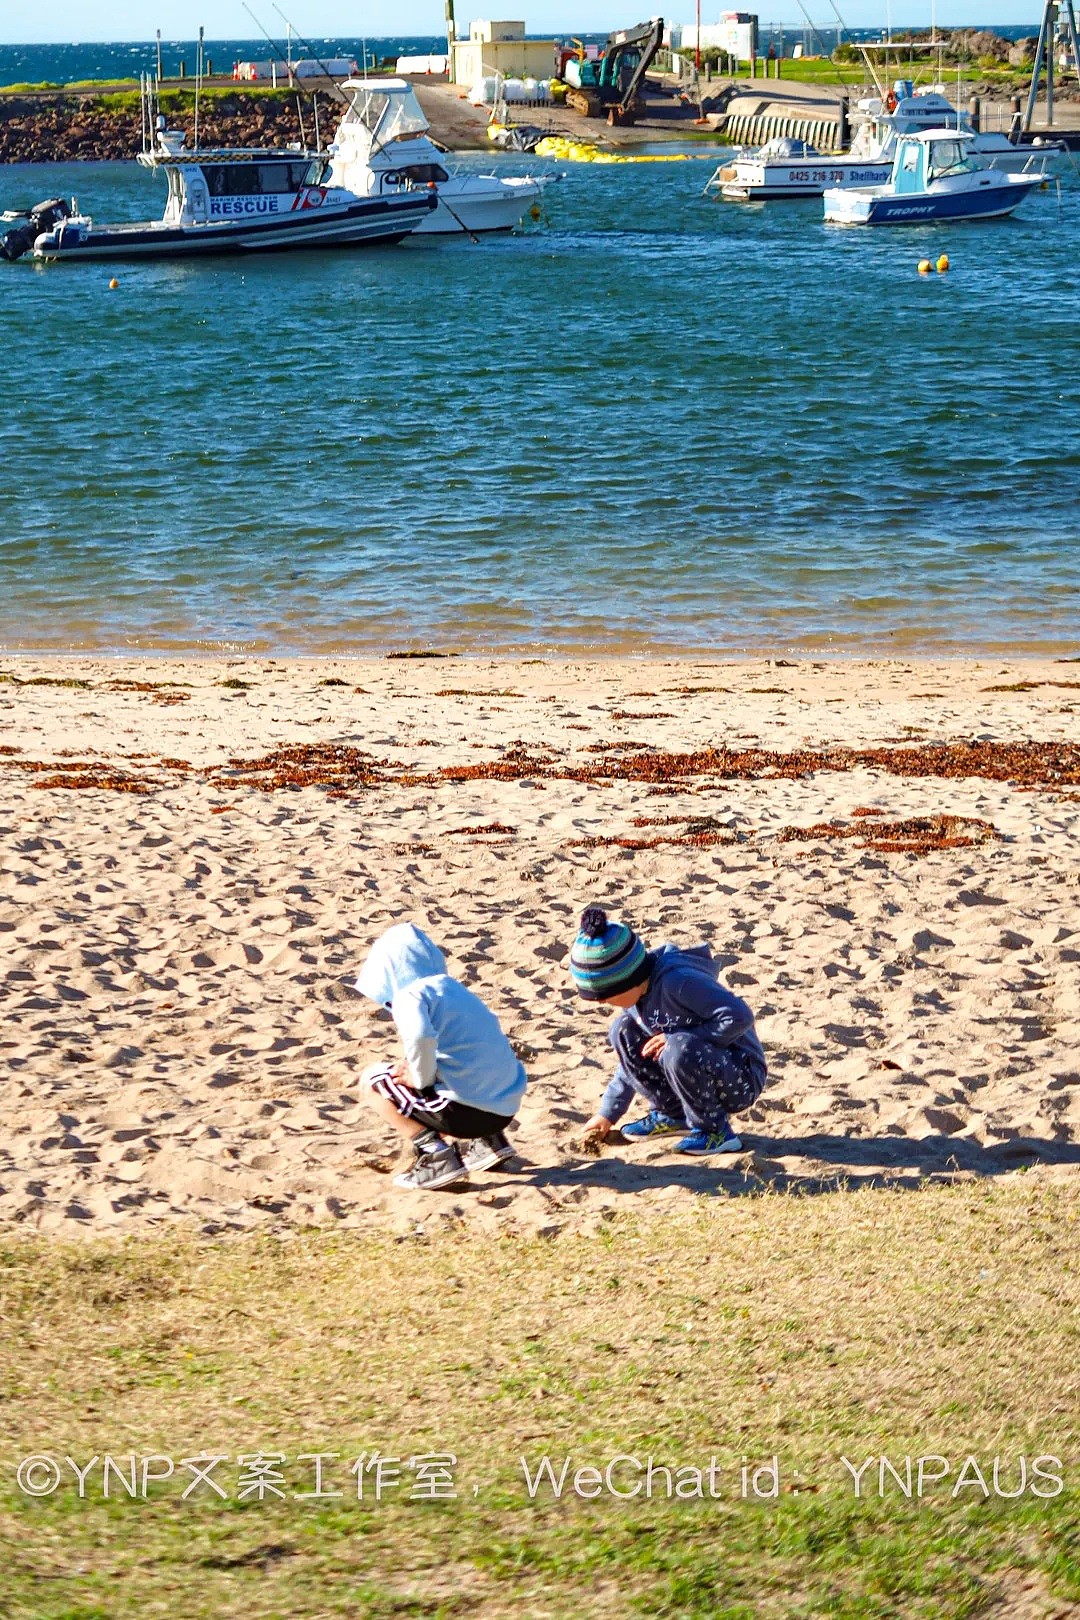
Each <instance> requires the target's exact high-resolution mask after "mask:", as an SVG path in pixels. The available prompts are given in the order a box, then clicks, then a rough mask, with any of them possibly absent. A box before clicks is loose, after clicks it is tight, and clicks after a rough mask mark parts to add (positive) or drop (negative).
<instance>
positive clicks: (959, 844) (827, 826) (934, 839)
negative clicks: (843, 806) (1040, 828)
mask: <svg viewBox="0 0 1080 1620" xmlns="http://www.w3.org/2000/svg"><path fill="white" fill-rule="evenodd" d="M1000 837H1001V834H1000V833H999V832H998V831H997V829H996V827H993V826H992V825H991V824H990V822H988V821H982V820H980V819H979V817H977V816H952V815H940V814H939V815H931V816H907V817H905V818H904V819H903V820H901V821H874V822H873V824H872V825H871V826H856V827H853V826H851V825H850V824H848V823H846V822H842V821H819V822H816V823H815V824H814V825H813V826H812V827H782V828H781V829H780V832H779V833H778V834H777V838H778V840H779V842H780V843H782V844H787V843H791V842H793V841H794V842H798V843H819V842H821V841H822V840H825V839H833V838H836V839H845V838H858V839H860V840H861V842H860V844H859V848H860V849H872V850H877V851H878V852H880V853H884V854H904V853H906V854H910V855H928V854H930V853H931V851H933V850H939V849H972V848H974V846H975V845H976V844H986V843H989V842H990V841H991V840H992V839H995V838H1000Z"/></svg>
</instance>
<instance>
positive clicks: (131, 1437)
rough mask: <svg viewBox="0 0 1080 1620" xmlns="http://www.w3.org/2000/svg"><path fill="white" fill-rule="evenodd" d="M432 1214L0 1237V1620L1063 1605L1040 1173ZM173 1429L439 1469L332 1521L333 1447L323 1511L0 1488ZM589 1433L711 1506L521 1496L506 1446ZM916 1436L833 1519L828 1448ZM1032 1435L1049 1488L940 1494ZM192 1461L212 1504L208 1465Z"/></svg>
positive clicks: (1062, 1204) (590, 1449)
mask: <svg viewBox="0 0 1080 1620" xmlns="http://www.w3.org/2000/svg"><path fill="white" fill-rule="evenodd" d="M431 1210H432V1213H431V1217H430V1219H429V1220H428V1221H427V1222H426V1223H425V1226H426V1230H425V1231H424V1232H423V1233H416V1232H414V1233H413V1234H412V1235H410V1236H408V1237H405V1238H399V1239H398V1240H394V1239H393V1238H391V1237H388V1236H383V1237H358V1236H355V1235H352V1236H350V1235H347V1234H335V1235H331V1234H326V1233H318V1232H311V1233H308V1234H301V1235H298V1236H290V1237H287V1238H286V1237H283V1238H281V1239H269V1238H265V1237H262V1238H252V1239H244V1240H236V1241H230V1242H227V1243H218V1242H209V1241H207V1240H204V1239H197V1238H193V1237H190V1238H189V1237H184V1236H177V1235H172V1236H163V1237H162V1238H160V1239H158V1240H154V1241H145V1240H144V1241H141V1242H128V1243H123V1244H120V1243H106V1242H101V1243H97V1244H89V1245H88V1244H87V1243H85V1242H84V1243H80V1244H78V1245H70V1246H68V1245H62V1244H59V1243H43V1242H41V1241H36V1240H33V1239H23V1238H18V1239H12V1240H10V1241H9V1242H8V1243H7V1246H6V1248H5V1249H3V1250H0V1254H2V1271H0V1278H2V1281H0V1313H2V1317H3V1323H4V1334H3V1343H2V1348H0V1379H2V1389H3V1396H4V1398H3V1403H2V1407H0V1413H2V1415H0V1447H2V1466H0V1480H2V1487H0V1541H2V1542H3V1544H4V1545H5V1546H6V1547H7V1549H8V1552H7V1562H6V1570H5V1572H4V1576H3V1587H2V1588H0V1612H2V1613H3V1614H4V1615H5V1616H11V1617H13V1620H31V1617H32V1620H61V1617H63V1620H94V1617H97V1616H101V1617H106V1616H107V1617H108V1620H122V1617H125V1616H129V1615H132V1616H133V1615H135V1614H139V1615H159V1614H160V1615H164V1614H169V1615H176V1614H178V1613H181V1612H182V1613H183V1615H184V1616H185V1620H202V1617H206V1620H209V1617H211V1616H214V1617H218V1616H223V1615H228V1616H230V1617H233V1616H236V1617H248V1616H251V1617H255V1616H260V1617H262V1616H273V1615H282V1616H285V1615H288V1616H290V1617H301V1616H312V1617H314V1616H324V1615H339V1614H341V1615H350V1616H356V1615H365V1616H390V1615H427V1616H438V1615H446V1616H456V1615H463V1614H466V1613H469V1614H483V1615H489V1616H504V1615H505V1616H510V1615H514V1616H521V1615H527V1616H529V1617H530V1620H531V1617H533V1616H564V1615H565V1616H569V1615H579V1614H582V1613H585V1612H587V1613H588V1614H589V1615H595V1616H598V1617H606V1616H617V1615H618V1616H622V1615H628V1614H647V1615H667V1616H680V1617H682V1616H686V1617H693V1616H705V1615H708V1616H730V1617H736V1616H738V1617H742V1616H747V1617H748V1616H751V1615H753V1616H757V1615H762V1616H811V1615H826V1614H827V1615H838V1616H845V1617H846V1616H851V1617H854V1616H859V1617H863V1616H882V1617H884V1616H886V1615H888V1616H892V1615H905V1616H909V1615H910V1616H916V1615H918V1616H923V1615H925V1616H927V1617H929V1616H931V1615H933V1616H954V1617H955V1616H967V1615H978V1614H982V1613H992V1612H993V1613H1019V1612H1021V1611H1020V1610H1019V1609H1017V1608H1015V1607H1012V1608H1008V1607H1006V1608H1001V1607H1000V1606H998V1605H999V1602H1006V1603H1008V1602H1012V1601H1013V1600H1012V1599H1011V1598H1009V1596H1008V1594H1009V1593H1010V1592H1011V1591H1014V1589H1016V1588H1017V1583H1020V1585H1021V1586H1022V1587H1023V1589H1024V1591H1025V1592H1026V1593H1027V1594H1028V1596H1027V1597H1025V1599H1024V1601H1025V1602H1028V1601H1029V1599H1030V1604H1031V1606H1030V1607H1029V1609H1027V1610H1024V1611H1023V1612H1027V1613H1030V1614H1031V1615H1033V1616H1034V1615H1038V1614H1050V1613H1055V1614H1063V1613H1067V1612H1070V1610H1069V1609H1068V1608H1067V1607H1063V1606H1061V1605H1067V1604H1069V1603H1070V1602H1076V1601H1078V1600H1080V1533H1078V1529H1077V1519H1076V1512H1075V1490H1076V1480H1077V1472H1076V1470H1077V1466H1078V1462H1080V1459H1078V1458H1077V1456H1076V1433H1075V1416H1076V1411H1077V1383H1078V1374H1077V1338H1078V1324H1080V1309H1078V1306H1080V1298H1078V1292H1080V1290H1078V1287H1077V1275H1076V1261H1075V1250H1076V1236H1077V1224H1076V1223H1077V1218H1078V1215H1080V1189H1078V1188H1077V1187H1076V1185H1075V1183H1073V1182H1071V1181H1067V1180H1066V1181H1062V1182H1055V1181H1051V1180H1045V1179H1041V1178H1038V1177H1033V1176H1018V1177H1012V1178H1010V1179H1009V1180H1008V1182H1002V1183H999V1184H996V1185H994V1186H992V1187H987V1186H971V1185H965V1186H962V1187H940V1186H939V1187H933V1188H927V1189H925V1190H923V1191H920V1192H917V1193H907V1192H903V1193H902V1192H898V1191H897V1192H891V1191H881V1190H879V1191H875V1192H860V1193H844V1192H837V1193H832V1194H827V1195H824V1196H821V1197H818V1198H802V1199H799V1198H789V1197H780V1196H766V1197H762V1198H759V1199H740V1200H737V1201H732V1202H728V1201H725V1200H712V1199H709V1200H702V1201H701V1206H700V1209H699V1210H697V1211H695V1212H694V1213H693V1214H691V1215H683V1216H679V1217H672V1218H670V1219H660V1220H655V1219H654V1220H652V1221H651V1222H650V1223H649V1224H647V1225H645V1224H637V1223H636V1222H635V1221H633V1220H625V1219H621V1218H620V1219H617V1220H616V1219H612V1220H610V1221H604V1222H601V1223H599V1225H598V1227H597V1229H596V1231H595V1232H594V1233H593V1234H592V1235H584V1234H579V1235H576V1236H573V1237H565V1236H564V1237H560V1238H558V1239H556V1240H545V1239H543V1238H534V1239H530V1240H524V1239H519V1238H514V1239H511V1238H507V1239H504V1240H491V1239H485V1238H483V1237H479V1236H467V1235H464V1234H462V1233H459V1232H456V1231H454V1230H452V1229H450V1228H449V1227H444V1226H443V1224H442V1222H441V1221H440V1217H439V1215H438V1206H437V1203H436V1202H435V1201H433V1202H432V1205H431ZM202 1447H206V1448H207V1449H209V1450H210V1451H213V1452H221V1453H224V1454H226V1455H227V1456H229V1457H230V1458H232V1459H235V1458H237V1457H238V1456H239V1455H240V1454H241V1453H251V1452H255V1451H258V1450H260V1449H261V1450H263V1451H264V1452H283V1453H285V1454H286V1456H287V1457H288V1458H289V1459H290V1462H289V1463H288V1464H287V1465H285V1472H286V1476H287V1488H288V1490H290V1491H293V1490H297V1491H300V1490H306V1489H310V1488H311V1479H310V1465H296V1464H295V1463H294V1462H293V1461H292V1459H295V1457H296V1455H297V1454H298V1453H300V1452H316V1451H328V1452H329V1451H337V1452H340V1453H342V1456H343V1458H345V1459H348V1458H350V1457H355V1456H356V1455H357V1454H358V1453H360V1452H368V1453H370V1452H371V1451H372V1450H374V1449H376V1448H377V1449H379V1450H380V1451H382V1452H383V1453H384V1454H387V1455H397V1456H401V1457H406V1458H407V1457H409V1456H412V1455H414V1454H417V1453H422V1452H428V1451H432V1452H435V1451H437V1452H442V1451H451V1452H454V1453H455V1454H456V1455H457V1457H458V1458H459V1463H458V1468H457V1474H456V1483H457V1489H458V1492H459V1496H458V1499H457V1500H456V1501H453V1502H448V1503H422V1502H419V1503H418V1502H409V1501H400V1500H387V1501H384V1502H383V1503H382V1504H380V1505H378V1506H376V1505H374V1504H372V1503H370V1502H365V1503H358V1502H357V1501H356V1500H355V1480H354V1479H353V1478H352V1477H351V1476H349V1475H348V1474H347V1473H345V1472H344V1471H343V1468H342V1464H340V1463H339V1464H335V1465H333V1466H334V1467H336V1468H339V1469H342V1472H341V1474H340V1477H338V1478H336V1479H334V1480H333V1483H335V1484H337V1485H340V1486H341V1487H342V1488H344V1489H345V1491H346V1494H345V1496H344V1497H343V1498H341V1499H337V1500H329V1501H320V1502H310V1501H302V1502H296V1501H293V1500H286V1501H283V1502H276V1501H275V1502H270V1503H264V1504H262V1505H260V1504H257V1503H253V1502H248V1503H246V1504H245V1503H238V1502H237V1501H235V1500H230V1501H229V1502H221V1501H217V1500H209V1501H207V1500H203V1501H199V1502H197V1503H196V1502H188V1503H186V1504H182V1503H181V1502H180V1501H179V1500H178V1497H179V1487H177V1486H175V1483H174V1482H167V1483H166V1484H164V1485H162V1486H161V1487H159V1488H158V1489H157V1490H156V1491H155V1490H154V1488H153V1487H151V1494H150V1497H149V1499H148V1500H137V1501H131V1500H128V1499H127V1498H126V1497H125V1496H124V1495H123V1494H121V1495H120V1497H119V1498H117V1497H115V1496H114V1497H113V1498H112V1499H110V1500H109V1501H107V1502H106V1501H103V1500H102V1499H101V1491H100V1469H98V1470H96V1471H95V1472H94V1473H93V1474H92V1475H91V1476H90V1480H91V1483H90V1485H89V1486H88V1490H89V1495H88V1496H87V1498H86V1499H85V1500H82V1501H80V1500H79V1498H78V1496H77V1495H76V1493H75V1490H74V1488H73V1482H71V1475H70V1471H68V1475H67V1477H68V1481H69V1483H67V1484H65V1485H64V1486H63V1487H62V1488H61V1489H60V1490H59V1491H57V1492H56V1494H54V1495H52V1496H50V1497H47V1498H45V1499H43V1500H41V1501H30V1500H28V1499H27V1498H26V1497H25V1496H23V1495H21V1494H20V1492H19V1491H18V1489H17V1488H16V1486H15V1483H14V1468H15V1464H16V1463H17V1461H18V1460H19V1459H20V1458H21V1457H25V1456H26V1455H27V1454H29V1453H33V1452H38V1451H41V1452H46V1453H49V1454H52V1455H55V1456H57V1457H58V1458H63V1457H64V1456H67V1455H70V1456H71V1457H73V1458H74V1459H76V1461H78V1462H80V1463H82V1462H86V1461H88V1460H89V1459H90V1458H91V1457H93V1456H95V1455H97V1456H99V1457H101V1456H102V1455H103V1454H104V1453H106V1452H109V1453H111V1454H113V1455H117V1456H123V1455H125V1454H128V1453H132V1452H134V1453H135V1454H136V1455H137V1456H140V1457H141V1456H144V1455H147V1454H149V1453H163V1454H166V1455H170V1456H172V1457H175V1458H179V1457H182V1456H189V1455H192V1454H193V1453H195V1452H197V1451H199V1450H200V1449H201V1448H202ZM619 1452H630V1453H633V1454H634V1455H635V1456H637V1457H639V1458H644V1457H646V1456H652V1457H654V1458H655V1459H656V1461H657V1463H658V1464H659V1463H666V1464H674V1465H680V1464H682V1465H694V1466H699V1467H704V1466H706V1465H707V1463H708V1459H709V1458H710V1456H714V1455H715V1456H716V1458H717V1459H718V1461H719V1464H720V1467H721V1474H720V1476H719V1478H720V1490H721V1494H720V1497H719V1499H718V1500H715V1501H708V1500H706V1501H700V1500H687V1501H667V1500H664V1499H662V1498H654V1499H653V1500H652V1501H651V1502H646V1501H644V1500H636V1501H618V1500H613V1499H612V1498H610V1497H601V1498H600V1499H599V1500H597V1501H586V1500H583V1499H580V1498H573V1499H571V1500H569V1501H568V1500H567V1499H566V1498H565V1497H564V1498H563V1499H562V1500H558V1501H555V1500H552V1499H551V1498H550V1496H548V1497H547V1498H546V1499H544V1500H541V1499H537V1500H536V1501H531V1502H530V1500H529V1498H528V1495H527V1492H526V1490H525V1487H524V1483H523V1479H522V1474H521V1470H520V1464H519V1460H518V1459H519V1457H520V1455H521V1454H524V1455H526V1456H527V1457H529V1458H531V1459H533V1461H534V1462H535V1460H536V1459H538V1458H539V1457H540V1456H542V1455H544V1454H547V1455H549V1456H551V1457H552V1458H556V1459H561V1458H563V1457H564V1456H567V1455H572V1456H573V1457H574V1458H575V1464H574V1466H580V1465H585V1464H592V1463H596V1464H598V1465H599V1466H601V1467H603V1466H604V1465H605V1464H606V1462H607V1461H608V1460H609V1459H610V1458H611V1457H613V1456H614V1455H616V1454H617V1453H619ZM934 1452H937V1453H941V1454H942V1455H944V1456H945V1457H947V1458H948V1459H949V1460H950V1463H951V1466H952V1473H951V1474H950V1476H949V1478H948V1479H947V1480H946V1481H945V1482H944V1483H943V1484H940V1485H936V1486H932V1487H929V1488H928V1491H927V1494H926V1496H925V1498H924V1499H923V1501H922V1502H918V1501H907V1500H905V1499H904V1498H903V1497H902V1496H900V1494H899V1492H898V1491H897V1490H895V1489H894V1490H893V1491H892V1493H891V1494H890V1495H888V1496H886V1497H884V1498H879V1497H878V1496H877V1494H876V1488H877V1487H876V1475H875V1476H874V1477H875V1484H874V1494H873V1495H871V1496H870V1497H864V1498H863V1499H861V1500H859V1501H856V1500H855V1499H854V1497H853V1492H852V1487H851V1482H850V1479H849V1476H848V1475H847V1474H846V1472H845V1470H844V1468H843V1465H842V1464H841V1462H840V1458H841V1456H843V1455H846V1456H848V1457H849V1458H852V1459H857V1460H858V1461H859V1462H862V1461H863V1460H864V1459H865V1458H866V1457H868V1456H870V1455H881V1454H887V1455H888V1456H889V1457H890V1458H891V1459H893V1460H894V1461H895V1462H897V1463H899V1460H900V1458H901V1457H902V1456H903V1455H904V1454H911V1455H915V1456H918V1455H920V1454H923V1455H925V1454H929V1453H934ZM1047 1452H1051V1453H1055V1454H1056V1455H1057V1456H1058V1457H1060V1458H1061V1459H1062V1462H1063V1464H1064V1473H1065V1479H1066V1486H1067V1488H1066V1491H1065V1492H1064V1493H1062V1494H1061V1495H1060V1496H1057V1497H1056V1498H1054V1499H1047V1500H1039V1499H1038V1498H1035V1497H1033V1496H1031V1495H1030V1494H1028V1495H1025V1496H1024V1497H1023V1498H1021V1499H1019V1500H1015V1501H994V1500H992V1501H989V1502H986V1501H984V1500H983V1498H982V1495H981V1493H979V1492H978V1491H977V1490H972V1489H965V1490H962V1491H961V1493H960V1497H959V1499H958V1500H956V1501H953V1500H952V1499H951V1498H950V1494H949V1493H950V1490H951V1488H952V1486H953V1484H954V1482H955V1479H956V1477H957V1470H958V1468H959V1467H960V1465H961V1463H962V1461H963V1459H964V1457H966V1456H967V1455H969V1454H974V1455H976V1456H977V1457H978V1458H979V1459H980V1462H981V1463H983V1464H984V1465H985V1466H986V1467H987V1468H989V1466H990V1465H991V1462H992V1459H993V1458H994V1457H995V1456H997V1457H999V1458H1001V1459H1002V1462H1003V1466H1004V1465H1005V1462H1006V1460H1007V1461H1008V1464H1009V1467H1010V1470H1011V1471H1010V1474H1009V1476H1008V1477H1005V1476H1003V1477H1002V1485H1003V1488H1008V1487H1009V1486H1010V1485H1012V1484H1014V1483H1015V1459H1016V1457H1017V1456H1018V1455H1024V1456H1026V1457H1027V1458H1028V1459H1029V1462H1030V1459H1032V1458H1033V1457H1034V1456H1036V1455H1038V1454H1040V1453H1047ZM773 1453H776V1454H777V1455H778V1457H779V1466H780V1477H781V1480H782V1482H783V1487H784V1488H783V1489H782V1491H781V1495H780V1497H779V1499H778V1500H776V1501H763V1502H751V1501H743V1500H741V1498H740V1497H739V1495H738V1491H737V1488H736V1480H737V1470H738V1469H739V1467H740V1466H741V1462H742V1459H743V1458H744V1457H745V1458H749V1459H751V1460H760V1459H763V1458H765V1457H768V1456H771V1455H772V1454H773ZM873 1473H874V1471H873V1470H871V1474H873ZM796 1475H797V1476H798V1478H796ZM187 1477H188V1476H185V1479H186V1478H187ZM221 1478H222V1481H223V1483H224V1484H225V1485H226V1487H227V1488H228V1490H229V1492H230V1495H231V1496H233V1497H235V1494H236V1489H237V1468H236V1466H235V1463H231V1464H229V1465H227V1466H225V1467H223V1468H222V1470H221ZM95 1482H96V1483H95ZM623 1483H625V1481H624V1482H623ZM474 1486H475V1487H476V1488H477V1489H476V1494H475V1495H474V1493H473V1488H474ZM794 1486H798V1492H797V1493H796V1491H795V1490H794V1489H793V1487H794ZM116 1488H117V1487H116V1484H115V1481H114V1490H115V1489H116ZM583 1591H587V1592H588V1599H587V1607H585V1608H583V1606H582V1605H583V1602H584V1601H585V1600H584V1599H583V1597H582V1593H583ZM1050 1594H1053V1602H1054V1603H1056V1604H1058V1605H1059V1606H1058V1607H1056V1608H1055V1607H1053V1606H1048V1605H1051V1597H1050ZM178 1604H179V1605H180V1607H179V1608H178V1607H177V1605H178Z"/></svg>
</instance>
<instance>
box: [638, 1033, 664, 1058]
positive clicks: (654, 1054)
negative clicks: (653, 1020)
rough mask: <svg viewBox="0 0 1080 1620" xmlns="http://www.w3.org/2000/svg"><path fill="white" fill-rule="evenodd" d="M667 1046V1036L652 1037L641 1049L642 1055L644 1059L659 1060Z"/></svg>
mask: <svg viewBox="0 0 1080 1620" xmlns="http://www.w3.org/2000/svg"><path fill="white" fill-rule="evenodd" d="M666 1045H667V1036H666V1035H650V1036H649V1038H648V1040H647V1041H646V1042H645V1045H644V1046H643V1047H642V1048H641V1055H642V1057H643V1058H658V1057H659V1056H660V1054H661V1052H662V1051H663V1050H664V1047H665V1046H666Z"/></svg>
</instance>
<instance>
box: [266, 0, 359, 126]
mask: <svg viewBox="0 0 1080 1620" xmlns="http://www.w3.org/2000/svg"><path fill="white" fill-rule="evenodd" d="M241 3H242V5H243V7H244V10H245V11H246V12H247V14H248V16H249V17H250V18H251V20H252V22H253V23H254V24H255V26H256V28H257V29H258V30H259V33H260V34H261V35H262V36H263V38H264V39H265V40H266V42H267V44H269V45H271V46H272V47H273V49H274V50H275V51H276V52H277V55H278V57H279V58H280V60H281V61H283V62H286V61H287V60H288V52H283V51H282V49H281V41H280V40H276V39H274V38H273V36H272V35H270V34H268V33H267V31H266V29H265V28H264V27H263V25H262V23H261V22H260V21H259V19H258V17H256V15H255V13H254V12H253V11H252V9H251V7H250V6H249V5H248V3H247V0H241ZM277 9H278V8H277V6H275V7H274V10H275V11H277ZM279 15H280V13H279ZM282 21H283V22H284V23H285V25H286V26H287V27H288V28H290V29H292V32H293V33H294V34H296V29H295V28H293V26H292V23H290V22H289V19H288V18H287V17H283V18H282ZM296 37H297V39H299V40H300V43H301V45H303V46H305V47H306V48H307V49H308V50H310V49H311V47H310V46H309V45H308V44H307V41H306V40H305V39H302V38H301V36H300V35H299V34H296ZM315 61H316V62H318V64H319V66H320V67H321V68H322V70H323V72H324V74H325V75H326V77H327V79H328V80H329V81H330V90H331V93H332V94H333V95H335V96H336V97H337V99H338V100H339V101H340V102H341V104H342V106H343V107H347V106H348V105H349V98H348V96H347V95H346V94H345V92H344V90H342V88H341V86H340V85H339V84H338V83H337V81H336V80H335V79H334V77H333V75H332V74H331V73H330V70H329V68H328V67H327V65H326V63H325V62H323V61H321V60H320V59H319V57H315Z"/></svg>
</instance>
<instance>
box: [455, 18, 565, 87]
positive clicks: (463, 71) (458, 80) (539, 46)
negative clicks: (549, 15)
mask: <svg viewBox="0 0 1080 1620" xmlns="http://www.w3.org/2000/svg"><path fill="white" fill-rule="evenodd" d="M554 71H555V41H554V40H553V39H526V38H525V24H524V23H523V22H492V21H489V20H488V19H487V18H483V17H478V18H477V19H476V20H475V21H474V22H472V23H470V24H469V37H468V39H455V40H454V41H453V43H452V44H451V47H450V79H451V82H452V83H453V84H468V85H472V84H476V83H477V81H478V80H480V79H485V78H491V77H492V76H493V75H494V74H496V73H500V74H502V76H503V78H504V79H550V78H551V76H552V74H553V73H554Z"/></svg>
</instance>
